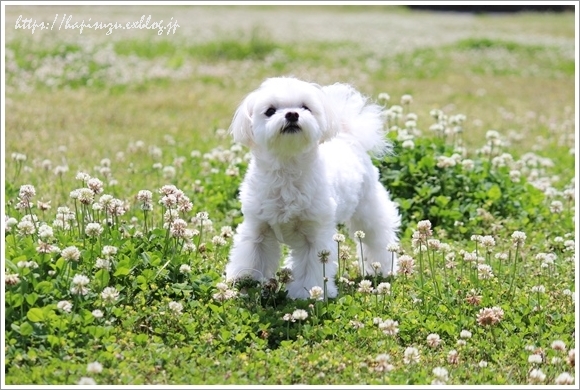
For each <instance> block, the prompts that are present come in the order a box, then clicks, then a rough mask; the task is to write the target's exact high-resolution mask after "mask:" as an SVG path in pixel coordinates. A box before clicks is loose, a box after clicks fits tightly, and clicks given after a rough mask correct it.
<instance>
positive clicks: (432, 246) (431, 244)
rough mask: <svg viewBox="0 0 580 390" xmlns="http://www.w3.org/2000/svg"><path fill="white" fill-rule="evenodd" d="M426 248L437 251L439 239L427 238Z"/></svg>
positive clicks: (439, 245) (439, 244)
mask: <svg viewBox="0 0 580 390" xmlns="http://www.w3.org/2000/svg"><path fill="white" fill-rule="evenodd" d="M427 248H429V249H431V250H434V251H438V250H439V249H441V241H439V240H435V239H429V240H427Z"/></svg>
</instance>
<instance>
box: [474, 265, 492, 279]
mask: <svg viewBox="0 0 580 390" xmlns="http://www.w3.org/2000/svg"><path fill="white" fill-rule="evenodd" d="M477 276H478V277H479V279H484V280H485V279H493V277H494V275H493V272H492V269H491V266H490V265H488V264H478V265H477Z"/></svg>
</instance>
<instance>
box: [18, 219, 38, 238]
mask: <svg viewBox="0 0 580 390" xmlns="http://www.w3.org/2000/svg"><path fill="white" fill-rule="evenodd" d="M17 228H18V234H19V235H21V236H29V235H32V234H34V232H35V231H36V227H35V226H34V222H32V221H30V220H26V219H22V220H21V221H20V222H18V225H17Z"/></svg>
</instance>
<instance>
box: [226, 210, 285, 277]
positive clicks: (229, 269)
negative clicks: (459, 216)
mask: <svg viewBox="0 0 580 390" xmlns="http://www.w3.org/2000/svg"><path fill="white" fill-rule="evenodd" d="M279 263H280V244H279V242H278V240H277V239H276V236H275V234H274V232H273V230H272V229H271V228H270V226H268V224H266V223H264V222H261V221H257V220H251V219H246V220H245V221H244V222H242V224H240V226H239V227H238V229H237V232H236V235H235V236H234V246H233V248H232V251H231V253H230V260H229V263H228V265H227V266H226V279H227V280H236V279H240V278H243V277H246V276H250V277H251V278H252V279H254V280H258V281H264V280H268V279H270V278H273V277H274V276H275V274H276V271H277V270H278V267H279Z"/></svg>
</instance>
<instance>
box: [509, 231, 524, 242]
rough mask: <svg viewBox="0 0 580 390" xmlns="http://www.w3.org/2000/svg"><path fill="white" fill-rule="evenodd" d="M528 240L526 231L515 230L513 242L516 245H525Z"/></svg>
mask: <svg viewBox="0 0 580 390" xmlns="http://www.w3.org/2000/svg"><path fill="white" fill-rule="evenodd" d="M525 241H526V233H524V232H520V231H517V230H516V231H515V232H513V234H512V242H513V243H514V245H520V244H521V245H523V244H524V242H525Z"/></svg>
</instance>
